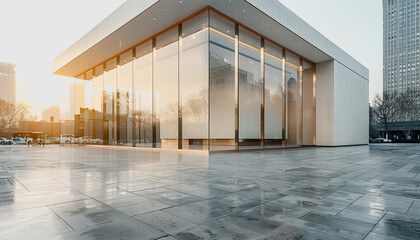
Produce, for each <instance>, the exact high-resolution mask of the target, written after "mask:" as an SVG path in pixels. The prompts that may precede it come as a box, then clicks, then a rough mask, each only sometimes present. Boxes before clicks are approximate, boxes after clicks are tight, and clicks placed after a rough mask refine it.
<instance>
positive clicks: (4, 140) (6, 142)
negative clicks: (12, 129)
mask: <svg viewBox="0 0 420 240" xmlns="http://www.w3.org/2000/svg"><path fill="white" fill-rule="evenodd" d="M0 144H1V145H12V144H15V142H14V141H13V140H11V139H7V138H4V137H2V138H0Z"/></svg>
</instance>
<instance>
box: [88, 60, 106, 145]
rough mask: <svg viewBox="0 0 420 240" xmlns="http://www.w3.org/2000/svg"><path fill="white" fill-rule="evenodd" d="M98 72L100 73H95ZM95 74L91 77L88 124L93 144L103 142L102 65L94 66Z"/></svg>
mask: <svg viewBox="0 0 420 240" xmlns="http://www.w3.org/2000/svg"><path fill="white" fill-rule="evenodd" d="M97 74H100V75H97ZM95 75H97V76H96V77H94V78H93V79H92V85H93V86H92V91H93V92H92V101H91V103H92V116H93V118H92V119H91V123H90V126H92V127H91V129H92V134H91V136H92V141H91V143H93V144H103V110H102V107H103V104H102V97H103V89H104V75H103V67H102V66H99V67H97V68H95Z"/></svg>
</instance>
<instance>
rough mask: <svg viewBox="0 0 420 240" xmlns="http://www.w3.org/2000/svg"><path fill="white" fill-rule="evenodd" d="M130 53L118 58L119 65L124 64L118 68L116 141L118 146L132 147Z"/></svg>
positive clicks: (131, 73)
mask: <svg viewBox="0 0 420 240" xmlns="http://www.w3.org/2000/svg"><path fill="white" fill-rule="evenodd" d="M131 59H132V52H131V51H129V52H127V53H125V54H123V55H121V56H120V63H125V64H124V65H121V66H119V68H118V90H117V121H118V122H117V128H118V131H117V140H118V144H120V145H128V146H131V145H132V139H133V122H132V118H131V100H132V97H131V94H132V92H133V89H132V84H133V65H132V62H131V61H130V60H131Z"/></svg>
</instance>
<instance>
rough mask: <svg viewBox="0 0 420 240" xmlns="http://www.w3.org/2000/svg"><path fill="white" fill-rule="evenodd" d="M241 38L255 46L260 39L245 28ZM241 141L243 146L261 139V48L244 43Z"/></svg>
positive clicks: (242, 56) (240, 79)
mask: <svg viewBox="0 0 420 240" xmlns="http://www.w3.org/2000/svg"><path fill="white" fill-rule="evenodd" d="M239 36H240V39H245V40H246V41H247V42H248V43H254V44H255V43H256V42H258V39H260V38H259V37H258V36H256V35H254V34H252V33H250V32H248V31H246V30H245V29H243V28H240V30H239ZM259 42H260V46H261V40H259ZM239 139H240V140H241V141H242V144H241V145H243V146H245V145H257V144H259V143H260V139H261V48H256V47H254V46H252V45H249V44H247V43H244V42H240V43H239ZM247 140H249V141H247Z"/></svg>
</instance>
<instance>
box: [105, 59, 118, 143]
mask: <svg viewBox="0 0 420 240" xmlns="http://www.w3.org/2000/svg"><path fill="white" fill-rule="evenodd" d="M105 66H106V71H105V72H104V96H103V101H104V144H107V145H108V144H109V145H113V144H117V104H116V97H117V92H116V90H117V69H116V67H117V59H116V58H114V59H112V60H110V61H108V62H106V63H105Z"/></svg>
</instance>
